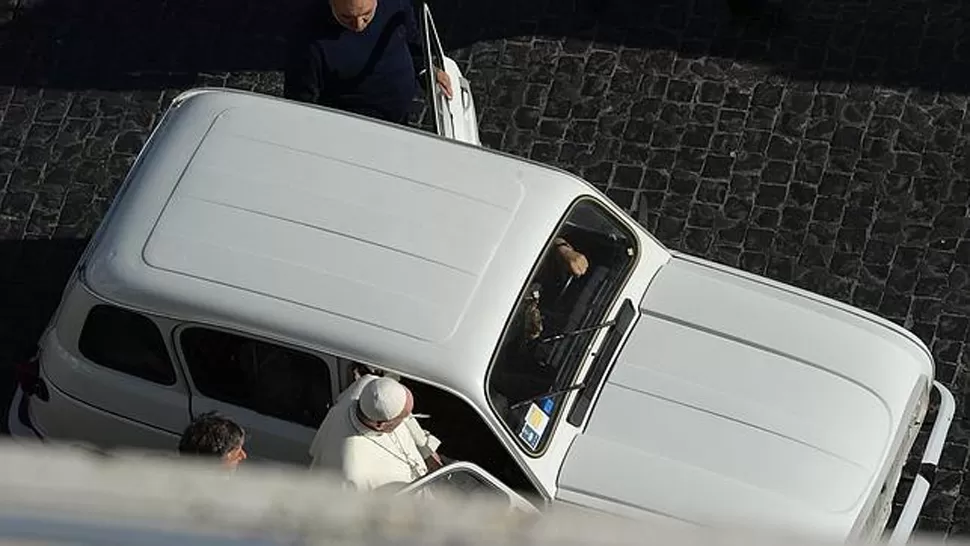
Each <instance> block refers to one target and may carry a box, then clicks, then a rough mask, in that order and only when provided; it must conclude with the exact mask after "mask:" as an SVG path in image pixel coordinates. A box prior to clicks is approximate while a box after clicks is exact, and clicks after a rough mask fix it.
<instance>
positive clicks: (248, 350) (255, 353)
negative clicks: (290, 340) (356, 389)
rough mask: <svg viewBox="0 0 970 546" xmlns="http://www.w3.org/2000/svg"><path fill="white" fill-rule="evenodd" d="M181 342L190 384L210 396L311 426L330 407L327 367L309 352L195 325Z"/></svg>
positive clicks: (185, 332) (183, 333)
mask: <svg viewBox="0 0 970 546" xmlns="http://www.w3.org/2000/svg"><path fill="white" fill-rule="evenodd" d="M180 342H181V344H182V353H183V354H184V356H185V360H186V364H187V365H188V369H189V374H191V376H192V381H193V382H194V383H195V388H196V389H198V390H199V392H200V393H202V394H204V395H206V396H208V397H210V398H214V399H216V400H219V401H222V402H226V403H229V404H233V405H235V406H240V407H243V408H246V409H250V410H252V411H255V412H258V413H261V414H263V415H267V416H269V417H276V418H278V419H284V420H286V421H290V422H293V423H297V424H300V425H305V426H308V427H314V428H315V427H317V426H319V425H320V422H321V421H323V418H324V416H326V414H327V410H329V409H330V403H331V399H332V396H331V394H332V393H331V389H330V372H329V370H328V369H327V364H326V362H324V361H323V360H321V359H319V358H317V357H315V356H313V355H310V354H307V353H304V352H301V351H297V350H294V349H290V348H287V347H282V346H280V345H275V344H272V343H267V342H265V341H259V340H255V339H252V338H248V337H244V336H240V335H236V334H230V333H227V332H219V331H216V330H209V329H206V328H200V327H192V328H187V329H186V330H184V331H183V332H182V334H181V336H180Z"/></svg>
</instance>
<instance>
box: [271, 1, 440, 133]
mask: <svg viewBox="0 0 970 546" xmlns="http://www.w3.org/2000/svg"><path fill="white" fill-rule="evenodd" d="M411 2H412V0H314V1H313V2H312V5H311V7H310V11H309V12H307V13H306V14H301V18H300V22H299V24H298V25H297V27H296V29H295V30H294V32H293V34H292V36H291V37H290V39H289V46H288V49H289V52H288V56H287V62H286V67H285V69H284V81H283V96H284V97H286V98H288V99H292V100H298V101H301V102H309V103H313V104H319V105H322V106H328V107H331V108H338V109H341V110H346V111H349V112H354V113H357V114H361V115H365V116H369V117H373V118H377V119H382V120H385V121H390V122H394V123H402V124H407V118H408V114H409V113H410V110H411V106H412V101H413V99H414V98H415V97H416V95H417V91H418V89H419V85H420V84H421V83H422V82H423V79H420V77H421V74H422V73H423V71H424V69H425V67H424V66H423V64H424V62H425V61H424V51H422V47H421V39H420V35H419V26H418V23H417V18H416V17H415V13H414V6H413V5H412V4H411ZM434 80H435V81H436V83H437V85H439V86H440V87H441V88H442V90H443V91H444V93H445V95H446V96H448V97H450V96H451V80H450V79H449V78H448V74H447V73H445V72H444V71H443V70H440V69H436V71H435V75H434Z"/></svg>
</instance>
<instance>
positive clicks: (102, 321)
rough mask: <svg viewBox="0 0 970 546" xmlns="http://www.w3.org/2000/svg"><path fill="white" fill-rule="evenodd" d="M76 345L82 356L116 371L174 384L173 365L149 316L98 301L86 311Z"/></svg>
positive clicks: (160, 334) (160, 335) (159, 333)
mask: <svg viewBox="0 0 970 546" xmlns="http://www.w3.org/2000/svg"><path fill="white" fill-rule="evenodd" d="M78 349H79V350H80V351H81V354H82V355H83V356H84V358H86V359H88V360H90V361H91V362H94V363H95V364H98V365H99V366H104V367H105V368H111V369H112V370H116V371H119V372H123V373H126V374H129V375H133V376H135V377H140V378H142V379H147V380H148V381H154V382H155V383H161V384H162V385H174V384H175V368H173V367H172V360H171V359H170V358H169V355H168V350H167V349H166V348H165V341H164V340H163V339H162V333H161V332H159V331H158V327H157V326H156V325H155V323H154V322H152V321H151V320H150V319H149V318H148V317H145V316H143V315H140V314H138V313H135V312H134V311H128V310H126V309H120V308H118V307H112V306H110V305H97V306H95V307H94V308H92V309H91V311H90V312H89V313H88V317H87V319H85V321H84V326H83V327H82V328H81V338H80V340H79V341H78Z"/></svg>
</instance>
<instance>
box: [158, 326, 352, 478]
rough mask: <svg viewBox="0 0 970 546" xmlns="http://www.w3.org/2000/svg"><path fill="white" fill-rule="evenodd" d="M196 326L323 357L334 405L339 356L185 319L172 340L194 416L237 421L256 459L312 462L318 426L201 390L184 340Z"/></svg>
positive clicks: (329, 402)
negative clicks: (212, 413)
mask: <svg viewBox="0 0 970 546" xmlns="http://www.w3.org/2000/svg"><path fill="white" fill-rule="evenodd" d="M193 327H197V328H205V329H208V330H213V331H217V332H225V333H228V334H232V335H236V336H241V337H245V338H247V339H253V340H256V341H262V342H265V343H270V344H273V345H277V346H280V347H284V348H287V349H292V350H294V351H300V352H303V353H306V354H309V355H311V356H313V357H315V358H318V359H320V360H321V361H322V362H323V363H324V364H325V365H326V366H327V370H328V373H329V376H330V394H331V399H330V400H329V401H328V404H331V405H332V404H333V401H334V399H335V398H336V396H337V394H338V393H339V392H340V391H339V390H338V389H339V388H340V382H339V379H338V376H337V373H338V369H337V359H336V358H335V357H332V356H330V355H326V354H321V353H319V352H316V351H310V350H307V349H305V348H303V347H296V346H293V345H288V344H286V343H280V342H279V341H276V340H272V339H267V338H264V337H261V336H256V335H253V334H250V333H248V332H239V331H235V330H231V329H227V328H219V327H216V326H212V325H210V324H204V323H185V324H182V325H180V326H179V327H178V328H176V329H175V330H174V332H173V337H172V339H173V342H172V343H173V345H174V348H175V350H176V352H177V355H178V361H179V365H180V366H181V367H182V373H183V376H184V377H185V380H186V384H187V385H188V387H189V410H190V412H191V415H192V418H193V419H194V418H195V417H197V416H198V415H201V414H202V413H205V412H209V411H216V412H218V413H220V414H222V415H225V416H226V417H229V418H231V419H232V420H234V421H235V422H237V423H238V424H239V425H240V426H242V427H243V429H245V431H246V453H247V455H248V456H249V458H251V459H252V460H254V461H260V460H261V461H275V462H286V463H293V464H299V465H309V464H310V455H309V448H310V443H311V442H312V441H313V436H314V435H315V434H316V432H317V429H316V427H314V428H310V427H307V426H303V425H300V424H297V423H293V422H290V421H286V420H284V419H279V418H277V417H271V416H268V415H264V414H261V413H259V412H256V411H253V410H250V409H248V408H244V407H240V406H237V405H235V404H230V403H228V402H223V401H221V400H216V399H214V398H211V397H209V396H206V395H205V394H202V393H201V392H200V391H199V389H198V387H196V385H195V380H194V378H193V377H192V374H191V371H190V370H189V366H188V362H187V361H186V358H185V354H184V353H183V350H182V343H181V334H182V332H184V331H185V330H186V329H188V328H193Z"/></svg>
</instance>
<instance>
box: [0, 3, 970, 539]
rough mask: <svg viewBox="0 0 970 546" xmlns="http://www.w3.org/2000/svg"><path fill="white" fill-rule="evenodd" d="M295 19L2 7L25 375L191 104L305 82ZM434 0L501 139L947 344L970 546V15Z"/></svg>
mask: <svg viewBox="0 0 970 546" xmlns="http://www.w3.org/2000/svg"><path fill="white" fill-rule="evenodd" d="M285 4H287V3H285V2H283V3H281V2H277V1H274V2H269V1H266V0H246V1H237V2H234V3H232V5H231V7H229V4H228V3H227V2H219V1H216V2H210V3H206V5H205V6H202V5H201V4H198V3H195V2H189V1H188V0H177V1H174V2H173V1H169V2H161V1H159V0H144V1H140V2H132V1H130V0H124V1H120V0H112V1H105V2H100V3H99V4H98V6H97V7H91V6H88V7H86V8H84V9H79V8H75V7H72V6H73V5H74V4H72V3H70V2H67V1H66V0H47V1H46V2H27V1H25V0H20V1H19V2H18V1H17V0H0V281H2V282H0V296H2V299H0V301H2V305H0V307H2V308H3V312H2V313H0V360H2V361H7V360H10V359H13V358H17V357H21V356H23V355H24V354H26V353H28V352H29V351H30V350H31V345H32V343H33V342H34V340H35V339H36V337H37V335H38V334H39V333H40V331H41V329H42V328H43V326H44V323H45V322H46V319H47V316H48V315H49V313H50V312H51V310H52V309H53V307H54V305H56V302H57V297H58V293H59V289H60V284H61V283H63V280H64V278H65V277H66V275H67V274H68V273H69V271H70V268H71V266H72V265H73V261H74V260H75V259H76V258H77V256H78V254H79V252H80V251H81V249H82V248H83V242H84V240H85V238H87V237H89V236H90V235H91V234H92V233H93V230H94V229H95V228H96V227H97V224H98V222H99V221H100V219H101V217H102V216H103V214H104V212H105V211H106V209H107V206H108V205H109V204H110V201H111V199H112V197H113V196H114V194H115V192H116V191H117V189H118V187H119V185H120V183H121V181H122V180H123V178H124V176H125V173H126V171H127V169H128V168H129V166H130V165H131V162H132V161H133V159H134V157H135V155H136V154H137V152H138V150H139V149H140V147H141V146H142V144H143V143H144V142H145V139H146V138H147V136H148V134H149V132H150V131H151V129H152V127H153V126H154V123H155V122H156V121H157V120H158V118H159V115H160V114H161V112H163V111H164V109H165V107H166V106H167V105H168V103H169V102H170V101H171V99H172V98H173V97H174V96H175V95H176V94H177V93H178V92H179V91H181V90H183V89H186V88H189V87H193V86H197V85H216V86H230V87H236V88H243V89H248V90H254V91H258V92H263V93H269V94H279V93H280V92H281V88H282V79H281V75H280V73H279V68H280V66H281V62H282V48H281V43H282V42H281V30H280V29H281V28H283V27H282V22H281V20H280V14H281V13H285V12H287V9H284V5H285ZM792 4H795V3H792ZM290 7H292V5H291V6H290ZM433 7H434V9H435V12H436V19H437V23H438V28H439V31H440V32H443V39H444V42H445V45H446V46H447V48H448V50H449V53H450V54H451V55H452V57H453V58H455V59H456V60H457V61H458V62H459V64H460V65H461V66H462V69H463V70H464V72H465V74H466V75H467V77H468V78H469V80H470V81H471V84H472V88H473V91H474V93H475V99H476V102H477V106H478V110H479V118H480V126H481V137H482V141H483V142H484V143H485V145H486V146H488V147H492V148H497V149H501V150H504V151H507V152H511V153H513V154H517V155H519V156H522V157H528V158H532V159H535V160H538V161H542V162H545V163H550V164H553V165H556V166H558V167H562V168H564V169H567V170H569V171H571V172H574V173H576V174H578V175H580V176H583V177H585V178H586V179H587V180H588V181H590V182H591V183H592V184H594V185H596V186H597V187H598V188H599V189H601V190H603V191H604V192H605V193H606V194H607V195H608V196H610V197H611V198H612V199H613V200H614V201H616V202H617V203H618V204H620V205H621V206H623V207H626V208H628V209H630V210H631V211H632V212H635V213H636V214H637V216H638V218H640V219H641V222H642V223H643V224H644V225H645V226H647V227H648V228H649V229H650V230H652V231H653V233H654V234H655V235H656V236H657V237H659V238H660V239H661V240H662V241H663V242H664V243H665V244H667V245H669V246H671V247H672V248H676V249H680V250H684V251H686V252H689V253H692V254H697V255H702V256H706V257H708V258H711V259H713V260H716V261H719V262H722V263H725V264H728V265H732V266H737V267H741V268H743V269H745V270H748V271H752V272H755V273H759V274H765V275H768V276H769V277H772V278H775V279H778V280H780V281H783V282H787V283H792V284H794V285H796V286H800V287H803V288H806V289H808V290H811V291H814V292H818V293H821V294H824V295H827V296H831V297H834V298H836V299H839V300H841V301H845V302H848V303H851V304H853V305H857V306H859V307H861V308H863V309H867V310H869V311H873V312H875V313H878V314H880V315H882V316H885V317H887V318H889V319H891V320H893V321H895V322H897V323H899V324H901V325H903V326H905V327H906V328H909V329H910V330H912V331H913V332H915V333H916V334H917V335H918V336H919V337H920V338H921V339H923V341H925V342H926V343H927V345H928V346H929V347H930V348H931V350H932V351H933V354H934V356H935V357H936V359H937V366H938V369H937V373H938V375H939V378H940V380H941V381H943V382H944V383H946V384H947V385H948V386H949V387H950V388H951V389H953V392H954V394H955V395H956V396H957V398H958V404H959V406H958V415H957V421H956V423H955V424H954V432H953V434H952V437H951V439H950V442H949V444H948V445H947V447H946V449H945V451H944V457H943V461H942V462H941V471H940V472H939V473H938V474H937V478H936V483H935V485H934V492H933V495H932V498H931V500H930V502H929V503H928V504H927V509H926V512H925V514H924V517H923V519H922V520H921V528H923V529H925V530H932V531H940V532H950V533H953V534H957V535H960V534H966V533H968V532H970V523H968V514H970V510H968V508H970V500H968V499H970V486H968V483H970V480H966V479H965V476H966V472H967V468H968V455H967V453H968V451H967V449H968V443H970V432H968V431H970V424H968V421H967V420H966V419H967V416H966V397H967V395H968V392H970V391H968V386H967V377H968V375H967V361H968V359H970V349H968V348H967V343H968V342H970V327H968V318H967V317H968V316H970V290H968V287H970V217H968V214H967V212H968V210H967V207H968V199H970V117H968V115H967V103H968V96H970V76H968V75H970V34H968V33H966V32H965V31H964V26H963V25H962V21H965V20H967V16H968V15H970V7H968V5H967V4H965V3H961V2H959V1H957V0H934V1H931V2H926V1H924V0H918V1H917V0H903V1H899V0H860V1H857V2H844V1H836V0H810V1H807V2H802V3H799V5H797V6H795V5H793V6H790V8H791V9H790V18H791V23H790V24H789V25H788V26H786V27H782V28H781V29H778V30H774V31H769V30H766V29H763V28H758V27H756V26H743V25H735V24H732V23H731V22H730V21H729V20H728V18H727V16H726V14H725V13H724V7H723V6H722V5H721V4H720V3H719V2H713V1H711V0H697V1H695V2H684V1H682V0H657V1H651V2H637V1H634V0H614V1H613V2H611V3H609V4H608V5H606V7H605V8H604V9H603V10H602V11H601V14H600V15H599V16H594V15H591V14H587V13H585V12H584V11H583V10H581V9H577V8H576V6H574V5H573V3H572V2H569V1H562V2H559V1H537V2H527V3H513V2H512V0H491V1H488V2H485V1H481V0H459V1H457V2H453V3H444V2H439V1H436V2H434V4H433ZM419 118H420V114H417V113H416V116H415V119H416V120H417V119H419ZM923 440H924V441H925V438H924V439H923Z"/></svg>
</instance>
